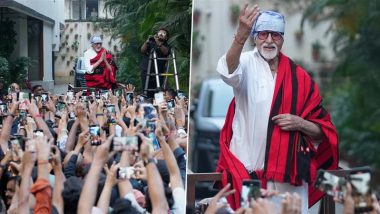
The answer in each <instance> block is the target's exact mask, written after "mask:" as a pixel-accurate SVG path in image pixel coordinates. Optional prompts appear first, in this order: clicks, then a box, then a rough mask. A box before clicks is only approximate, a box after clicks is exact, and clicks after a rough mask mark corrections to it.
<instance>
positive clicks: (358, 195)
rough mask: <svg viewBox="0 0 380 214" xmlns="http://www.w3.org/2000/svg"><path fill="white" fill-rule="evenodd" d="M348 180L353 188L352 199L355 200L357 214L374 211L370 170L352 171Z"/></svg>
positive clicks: (359, 169) (358, 169)
mask: <svg viewBox="0 0 380 214" xmlns="http://www.w3.org/2000/svg"><path fill="white" fill-rule="evenodd" d="M348 179H349V182H350V183H351V186H352V198H353V199H354V204H355V205H354V206H355V213H362V212H369V211H371V210H373V206H372V198H371V194H372V191H371V170H370V168H367V167H366V168H357V169H352V171H351V172H350V175H349V178H348Z"/></svg>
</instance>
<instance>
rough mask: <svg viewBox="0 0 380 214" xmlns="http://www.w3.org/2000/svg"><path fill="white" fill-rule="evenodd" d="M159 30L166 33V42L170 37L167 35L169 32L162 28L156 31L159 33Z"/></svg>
mask: <svg viewBox="0 0 380 214" xmlns="http://www.w3.org/2000/svg"><path fill="white" fill-rule="evenodd" d="M160 30H163V31H165V32H166V40H168V39H169V37H170V35H169V30H168V29H167V28H164V27H162V28H160V29H159V30H158V31H160ZM158 31H157V33H158Z"/></svg>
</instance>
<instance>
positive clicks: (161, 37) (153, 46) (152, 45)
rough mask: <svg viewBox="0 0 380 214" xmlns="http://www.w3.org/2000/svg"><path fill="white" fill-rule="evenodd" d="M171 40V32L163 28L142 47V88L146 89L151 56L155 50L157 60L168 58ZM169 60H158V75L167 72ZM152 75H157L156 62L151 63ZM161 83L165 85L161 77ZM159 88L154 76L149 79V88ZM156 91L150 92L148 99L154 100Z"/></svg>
mask: <svg viewBox="0 0 380 214" xmlns="http://www.w3.org/2000/svg"><path fill="white" fill-rule="evenodd" d="M168 38H169V32H168V31H167V30H166V29H164V28H161V29H160V30H159V31H158V32H157V33H156V34H155V35H153V36H149V37H148V39H147V40H146V41H145V42H144V44H143V45H142V46H141V53H142V54H143V57H142V60H141V65H140V67H141V83H142V88H144V87H145V82H146V77H147V76H146V75H147V71H148V65H149V56H150V54H151V52H152V51H153V50H155V51H156V53H157V58H167V57H168V56H169V54H170V46H169V45H168V43H167V41H168ZM166 63H167V60H157V68H158V73H159V74H162V73H164V72H165V67H166ZM150 73H151V74H152V73H153V74H154V73H155V68H154V61H153V60H152V61H151V66H150ZM160 83H163V78H162V77H160ZM155 87H156V88H157V85H156V79H155V77H154V76H150V77H149V84H148V88H149V89H152V88H155ZM153 95H154V91H150V92H148V97H149V98H153Z"/></svg>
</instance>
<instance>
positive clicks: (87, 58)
mask: <svg viewBox="0 0 380 214" xmlns="http://www.w3.org/2000/svg"><path fill="white" fill-rule="evenodd" d="M83 58H84V67H85V68H86V71H87V73H90V74H91V73H93V71H92V69H93V67H94V66H92V65H91V63H90V59H91V56H90V52H89V51H88V50H87V51H86V52H84V54H83Z"/></svg>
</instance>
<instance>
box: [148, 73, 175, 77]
mask: <svg viewBox="0 0 380 214" xmlns="http://www.w3.org/2000/svg"><path fill="white" fill-rule="evenodd" d="M147 75H149V76H156V75H157V74H147ZM158 76H161V77H162V76H174V74H158Z"/></svg>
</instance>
